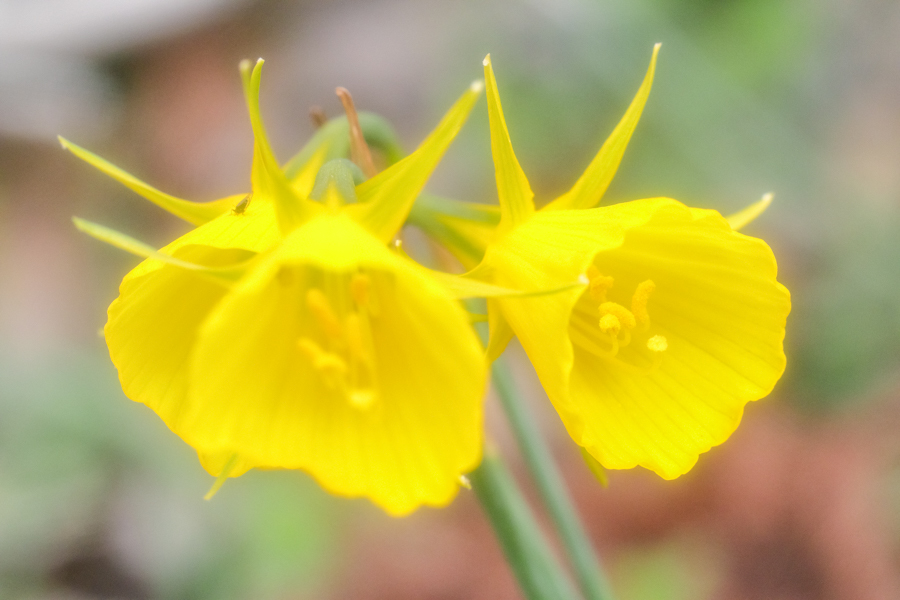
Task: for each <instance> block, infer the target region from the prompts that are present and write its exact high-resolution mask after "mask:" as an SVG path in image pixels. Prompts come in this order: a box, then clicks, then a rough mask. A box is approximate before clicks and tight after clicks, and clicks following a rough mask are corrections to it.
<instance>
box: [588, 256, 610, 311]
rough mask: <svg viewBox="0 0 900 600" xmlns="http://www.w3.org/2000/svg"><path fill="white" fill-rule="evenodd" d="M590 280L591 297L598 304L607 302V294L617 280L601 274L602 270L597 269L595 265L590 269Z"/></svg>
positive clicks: (589, 290)
mask: <svg viewBox="0 0 900 600" xmlns="http://www.w3.org/2000/svg"><path fill="white" fill-rule="evenodd" d="M585 275H587V277H588V280H589V281H590V283H588V293H589V294H590V295H591V298H593V299H594V300H595V301H596V302H606V292H607V291H609V290H610V288H612V286H613V283H614V282H615V280H614V279H613V278H612V277H608V276H606V275H603V274H602V273H600V270H599V269H597V267H595V266H594V265H591V266H590V267H588V270H587V273H585Z"/></svg>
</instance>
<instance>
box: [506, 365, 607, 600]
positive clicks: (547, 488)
mask: <svg viewBox="0 0 900 600" xmlns="http://www.w3.org/2000/svg"><path fill="white" fill-rule="evenodd" d="M493 373H494V375H493V381H494V386H495V388H496V389H497V395H498V396H499V397H500V403H501V404H502V406H503V410H504V412H505V413H506V416H507V418H508V419H509V422H510V425H511V427H512V431H513V435H514V436H515V438H516V441H517V443H518V445H519V449H520V450H521V452H522V457H523V458H524V460H525V464H526V465H527V466H528V470H529V471H530V472H531V476H532V478H533V479H534V482H535V484H536V486H537V489H538V493H539V494H540V496H541V498H542V500H543V502H544V505H545V506H546V508H547V512H548V513H549V514H550V518H551V520H552V521H553V524H554V526H555V527H556V530H557V532H558V533H559V537H560V540H561V541H562V544H563V547H565V549H566V553H567V554H568V556H569V560H571V561H572V566H573V567H574V569H575V574H576V576H577V578H578V582H579V585H580V586H581V589H582V591H583V592H584V595H585V598H587V600H612V598H613V595H612V591H611V589H610V586H609V583H608V582H607V580H606V577H605V576H604V574H603V571H602V570H601V568H600V563H599V561H598V560H597V555H596V554H595V552H594V549H593V547H592V546H591V542H590V540H588V538H587V536H586V535H585V533H584V527H583V525H582V524H581V521H580V519H579V518H578V514H577V513H576V512H575V507H574V506H573V504H572V499H571V497H570V496H569V493H568V491H567V490H566V487H565V484H564V483H563V480H562V476H561V475H560V473H559V470H558V469H557V467H556V464H555V463H554V461H553V458H552V456H551V454H550V449H549V448H548V447H547V444H546V443H545V442H544V439H543V438H542V437H541V436H540V435H539V434H538V429H537V425H536V424H535V422H534V419H533V418H532V417H531V415H529V414H528V411H527V410H526V407H525V406H524V403H523V402H522V400H521V398H520V397H519V394H518V392H517V390H516V387H515V384H514V383H513V379H512V376H511V374H510V373H509V370H508V369H507V368H506V366H505V365H504V364H502V363H501V362H500V361H499V360H498V361H495V362H494V368H493Z"/></svg>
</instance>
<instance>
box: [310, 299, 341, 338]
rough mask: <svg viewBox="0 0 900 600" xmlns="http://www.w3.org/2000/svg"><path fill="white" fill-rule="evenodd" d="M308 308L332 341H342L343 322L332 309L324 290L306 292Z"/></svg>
mask: <svg viewBox="0 0 900 600" xmlns="http://www.w3.org/2000/svg"><path fill="white" fill-rule="evenodd" d="M306 306H307V307H309V310H310V312H312V314H313V315H315V317H316V321H318V323H319V326H320V327H321V328H322V331H323V332H325V335H327V336H329V337H330V338H332V339H340V338H342V337H343V335H344V332H343V328H342V327H341V322H340V320H339V319H338V317H337V315H336V314H335V313H334V309H332V308H331V303H330V302H328V297H327V296H325V294H324V293H323V292H322V290H320V289H318V288H312V289H310V290H309V291H308V292H306Z"/></svg>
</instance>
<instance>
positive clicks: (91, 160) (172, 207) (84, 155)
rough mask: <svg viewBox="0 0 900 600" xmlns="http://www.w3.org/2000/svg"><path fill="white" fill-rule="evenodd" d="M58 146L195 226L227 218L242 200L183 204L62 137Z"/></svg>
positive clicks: (188, 202) (237, 198)
mask: <svg viewBox="0 0 900 600" xmlns="http://www.w3.org/2000/svg"><path fill="white" fill-rule="evenodd" d="M59 143H60V144H62V147H63V148H65V149H66V150H68V151H69V152H71V153H72V154H74V155H75V156H77V157H78V158H80V159H81V160H83V161H85V162H86V163H88V164H89V165H91V166H93V167H96V168H97V169H99V170H100V171H101V172H103V173H105V174H106V175H109V176H110V177H112V178H113V179H115V180H116V181H118V182H119V183H121V184H122V185H124V186H125V187H127V188H129V189H131V190H133V191H134V192H136V193H138V194H139V195H140V196H142V197H144V198H146V199H147V200H149V201H150V202H152V203H153V204H155V205H157V206H159V207H160V208H162V209H163V210H165V211H166V212H169V213H171V214H173V215H175V216H176V217H179V218H181V219H184V220H185V221H187V222H188V223H191V224H193V225H202V224H203V223H206V222H208V221H211V220H213V219H215V218H216V217H218V216H220V215H223V214H225V213H226V212H228V211H229V210H231V207H232V206H234V204H235V203H236V202H237V201H238V200H239V199H240V196H229V197H227V198H222V199H220V200H213V201H212V202H190V201H188V200H182V199H181V198H176V197H175V196H170V195H169V194H166V193H164V192H161V191H159V190H158V189H156V188H154V187H152V186H150V185H147V184H146V183H144V182H143V181H141V180H140V179H138V178H137V177H135V176H134V175H131V174H130V173H126V172H125V171H123V170H122V169H120V168H119V167H117V166H115V165H114V164H112V163H110V162H108V161H107V160H105V159H103V158H100V157H99V156H97V155H96V154H94V153H93V152H90V151H88V150H85V149H84V148H82V147H80V146H77V145H75V144H73V143H72V142H70V141H69V140H67V139H65V138H63V137H60V138H59Z"/></svg>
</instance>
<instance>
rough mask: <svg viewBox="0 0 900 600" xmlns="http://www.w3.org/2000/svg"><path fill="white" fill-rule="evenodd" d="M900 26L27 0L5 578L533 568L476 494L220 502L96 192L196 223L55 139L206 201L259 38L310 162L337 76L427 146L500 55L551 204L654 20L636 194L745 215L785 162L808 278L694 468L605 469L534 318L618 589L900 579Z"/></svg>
mask: <svg viewBox="0 0 900 600" xmlns="http://www.w3.org/2000/svg"><path fill="white" fill-rule="evenodd" d="M898 32H900V4H898V3H897V2H896V1H894V0H853V1H851V0H820V1H813V0H787V1H782V0H733V1H729V2H726V1H724V0H630V1H628V2H612V1H606V0H594V1H591V0H530V1H526V2H516V1H512V0H484V1H480V2H476V1H474V0H473V1H468V2H466V1H458V2H454V1H449V0H444V1H438V0H374V1H370V2H363V1H352V0H334V1H331V2H312V1H300V2H289V1H287V0H30V1H29V2H22V1H18V0H0V598H4V599H6V598H10V599H29V600H31V599H34V600H38V599H41V600H44V599H53V600H57V599H59V600H75V599H83V600H88V599H91V600H93V599H100V598H119V599H126V600H131V599H134V600H141V599H148V600H150V599H172V600H192V599H199V600H207V599H208V600H218V599H222V600H232V599H233V600H238V599H261V600H267V599H272V600H275V599H308V598H325V599H338V598H361V599H376V598H378V599H405V598H409V599H413V598H416V599H420V598H426V599H442V600H444V599H448V600H449V599H456V598H459V599H464V598H465V599H480V598H483V599H503V598H516V597H517V592H516V589H515V585H514V583H513V581H512V578H511V575H510V574H509V571H508V569H507V567H506V566H505V563H504V562H503V559H502V556H501V555H500V552H499V549H498V547H497V545H496V543H495V542H494V540H493V538H492V536H491V534H490V530H489V527H488V525H487V524H486V522H485V520H484V519H483V517H482V515H481V513H480V510H479V508H478V506H477V504H476V503H475V502H474V499H473V498H472V497H471V494H470V493H468V492H465V491H463V492H462V493H461V494H460V496H459V498H458V499H457V500H456V502H454V504H453V505H452V506H451V507H450V508H448V509H445V510H440V511H437V510H430V509H423V510H420V511H418V512H417V513H416V514H414V515H413V516H412V517H409V518H406V519H403V520H395V519H391V518H389V517H386V516H385V515H383V514H381V513H380V512H379V511H378V510H377V509H375V508H373V507H372V506H370V505H369V504H368V503H366V502H365V501H348V500H345V499H339V498H333V497H330V496H327V495H326V494H325V493H324V492H322V491H321V490H319V489H318V488H317V487H316V485H315V484H314V483H312V482H311V481H310V480H309V479H308V478H307V477H306V476H304V475H302V474H298V473H280V472H279V473H263V472H256V473H250V474H248V475H247V476H245V477H242V478H241V479H238V480H235V481H231V482H229V483H228V484H227V485H226V486H225V488H224V489H223V490H222V492H221V493H220V494H219V495H218V496H217V497H216V498H215V499H214V501H212V502H204V501H203V500H202V496H203V494H204V493H205V492H206V490H207V489H208V487H209V485H210V483H211V478H210V477H209V476H208V475H206V474H205V473H204V472H203V471H202V469H201V467H200V466H199V464H198V463H197V460H196V456H195V454H194V452H193V451H192V450H191V449H190V448H189V447H187V446H186V445H184V444H183V443H182V442H181V441H180V440H178V439H177V438H176V437H175V436H173V435H171V434H170V433H169V432H168V431H167V430H166V428H165V426H164V425H163V424H162V423H161V422H160V421H159V420H158V419H157V418H156V417H155V416H154V415H152V414H151V413H150V411H149V410H148V409H146V408H145V407H143V406H141V405H137V404H133V403H131V402H129V401H128V400H126V399H125V398H124V396H123V395H122V393H121V391H120V390H119V388H118V383H117V380H116V376H115V372H114V369H113V367H112V365H111V364H109V362H108V358H107V355H106V350H105V346H104V344H103V341H102V339H101V338H99V337H98V335H97V331H98V329H99V328H101V327H102V325H103V323H104V321H105V308H106V306H107V305H108V303H109V302H110V301H111V300H112V299H113V298H114V297H115V295H116V290H117V285H118V281H119V280H120V278H121V277H122V276H123V275H124V274H125V273H126V272H127V271H128V269H130V268H131V267H132V266H133V265H135V264H136V262H137V261H136V259H134V258H133V257H131V256H128V255H125V254H123V253H119V252H117V251H115V250H113V249H111V248H107V247H104V246H102V245H101V244H99V243H98V242H95V241H94V240H91V239H88V238H87V237H85V236H83V235H79V234H78V233H77V232H76V231H75V230H74V228H73V227H72V225H71V222H70V217H71V216H72V215H79V216H82V217H85V218H88V219H91V220H94V221H98V222H101V223H104V224H107V225H110V226H112V227H114V228H117V229H120V230H122V231H125V232H127V233H129V234H132V235H135V236H136V237H138V238H140V239H143V240H146V241H149V242H151V243H154V244H158V245H162V244H164V243H165V242H167V241H169V240H170V239H172V238H173V237H175V236H177V235H179V234H180V233H182V232H183V231H185V230H186V225H185V224H183V223H179V222H177V220H176V219H174V218H171V217H169V216H168V215H166V214H163V213H162V212H161V211H159V210H158V209H156V208H155V207H153V206H151V205H149V204H148V203H146V202H144V201H142V200H141V199H140V198H138V197H137V196H135V195H134V194H132V193H131V192H129V191H128V190H126V189H124V188H122V187H121V186H119V185H117V184H116V183H114V182H112V181H110V180H108V179H107V178H106V177H104V176H103V175H101V174H100V173H98V172H96V171H94V170H93V169H92V168H90V167H88V166H86V165H84V164H81V163H79V162H78V161H77V159H75V158H74V157H73V156H71V155H69V154H67V153H65V152H63V151H62V150H61V149H60V148H59V145H58V144H57V142H56V139H55V136H56V135H57V134H61V135H63V136H65V137H67V138H69V139H71V140H72V141H74V142H76V143H78V144H81V145H84V146H86V147H88V148H90V149H92V150H94V151H96V152H98V153H100V154H101V155H103V156H105V157H107V158H109V159H110V160H112V161H113V162H114V163H116V164H118V165H120V166H122V167H123V168H125V169H126V170H128V171H130V172H132V173H134V174H135V175H137V176H139V177H142V178H143V179H145V180H147V181H148V182H150V183H152V184H153V185H155V186H157V187H159V188H161V189H163V190H165V191H168V192H170V193H172V194H175V195H178V196H181V197H187V198H191V199H197V200H207V199H213V198H216V197H219V196H224V195H227V194H232V193H238V192H240V191H243V190H246V189H247V188H248V185H249V166H250V158H251V152H252V148H251V134H250V127H249V123H248V120H247V118H246V115H245V113H244V105H243V99H242V96H241V90H240V81H239V78H238V73H237V68H236V67H237V63H238V61H239V60H240V59H242V58H256V57H258V56H262V57H265V58H266V60H267V63H266V67H265V76H264V81H263V91H262V106H263V110H264V115H265V118H266V120H267V124H268V128H269V131H270V135H271V137H272V140H273V145H274V146H275V149H276V152H277V153H278V155H279V157H280V158H281V159H282V160H286V159H287V158H288V157H289V156H290V155H291V154H292V153H293V152H294V151H296V150H297V149H298V148H299V147H300V145H301V144H302V143H303V142H304V141H305V140H306V138H307V137H308V136H309V135H310V133H311V131H312V125H311V123H310V122H309V119H308V117H307V114H308V109H309V107H310V106H312V105H320V106H322V107H324V109H325V111H326V112H327V113H328V114H329V115H337V114H339V111H340V105H339V103H338V102H337V99H336V97H335V96H334V88H335V86H337V85H342V86H345V87H347V88H349V89H350V90H351V92H353V94H354V98H355V100H356V104H357V106H359V107H360V108H363V109H366V110H371V111H374V112H378V113H381V114H382V115H384V116H385V117H387V118H388V119H389V120H390V121H392V122H393V123H394V124H395V126H396V127H397V129H398V131H399V133H400V135H401V137H402V139H403V141H404V143H405V144H406V147H407V148H408V149H412V148H414V147H415V145H416V144H417V143H418V141H420V140H421V139H422V137H423V136H424V135H425V134H426V133H427V132H428V131H429V130H430V128H431V127H432V126H433V125H434V124H435V123H436V122H437V119H438V118H439V117H440V116H441V115H442V114H443V111H444V110H446V108H447V107H449V105H450V103H451V102H452V101H453V99H455V97H456V96H457V95H458V94H459V93H460V92H461V91H462V90H464V89H465V86H467V85H468V84H469V82H470V81H472V80H474V79H477V78H479V77H480V76H481V60H482V58H483V57H484V55H485V54H487V53H488V52H490V53H491V54H492V57H493V62H494V65H495V69H496V71H497V75H498V79H499V81H500V87H501V91H502V94H503V98H504V106H505V109H506V115H507V120H508V123H509V127H510V131H511V135H512V137H513V141H514V144H515V146H516V149H517V152H518V154H519V157H520V160H521V162H522V164H523V167H524V169H525V171H526V172H527V173H528V174H529V177H530V179H531V181H532V186H533V187H534V189H535V192H536V194H537V198H538V200H539V201H540V200H541V199H544V200H547V199H550V198H552V197H554V195H555V194H557V193H560V192H562V191H564V190H565V189H567V187H568V186H569V185H571V183H572V182H573V181H574V180H575V178H576V177H577V175H578V174H579V173H580V172H581V170H582V169H583V168H584V166H585V165H586V164H587V162H588V161H589V159H590V158H591V157H592V156H593V154H594V152H596V150H597V149H598V148H599V145H600V143H601V142H602V140H603V139H604V138H605V136H606V135H607V134H608V133H609V132H610V131H611V129H612V127H613V126H614V124H615V122H616V121H617V119H618V118H619V116H620V115H621V113H622V112H623V111H624V109H625V107H626V106H627V104H628V102H629V101H630V98H631V96H632V95H633V93H634V92H635V90H636V89H637V86H638V84H639V82H640V80H641V78H642V77H643V74H644V70H645V69H646V65H647V62H648V60H649V56H650V50H651V47H652V44H653V43H654V42H657V41H661V42H663V49H662V53H661V56H660V62H659V66H658V70H657V78H656V83H655V85H654V89H653V93H652V95H651V98H650V101H649V103H648V105H647V108H646V110H645V113H644V117H643V120H642V122H641V125H640V127H639V128H638V131H637V133H636V135H635V137H634V140H633V142H632V145H631V147H630V149H629V151H628V153H627V154H626V156H625V161H624V163H623V165H622V167H621V169H620V171H619V175H618V177H617V178H616V181H615V182H614V184H613V186H612V188H611V189H610V191H609V193H608V198H609V201H612V202H615V201H621V200H626V199H631V198H637V197H646V196H657V195H666V196H671V197H674V198H677V199H679V200H682V201H684V202H686V203H688V204H692V205H695V206H702V207H709V208H717V209H719V210H721V211H722V212H725V213H728V212H732V211H735V210H737V209H738V208H740V207H742V206H744V205H746V204H748V203H750V202H752V201H754V200H756V199H757V198H759V197H760V196H761V195H762V194H763V193H765V192H768V191H773V192H775V194H776V201H775V204H774V205H773V207H772V208H771V209H770V210H769V211H768V212H767V213H766V214H765V215H764V216H763V217H762V218H761V219H759V221H757V222H756V223H754V224H753V225H751V226H750V227H748V230H747V232H748V233H750V234H752V235H759V236H761V237H763V238H765V239H766V240H767V241H768V242H769V243H770V244H771V245H772V247H773V248H774V250H775V252H776V255H777V256H778V258H779V264H780V266H781V275H780V278H781V280H782V281H783V282H784V283H785V284H786V285H787V286H788V287H789V289H791V291H792V293H793V298H794V305H795V306H794V310H793V313H792V315H791V317H790V319H789V322H788V334H787V349H788V372H787V373H786V375H785V378H784V379H783V380H782V382H781V383H779V385H778V387H777V388H776V391H775V393H774V394H773V395H772V396H771V397H770V398H768V399H765V400H763V401H761V402H759V403H756V404H754V405H751V406H749V407H748V409H747V414H746V417H745V420H744V423H743V424H742V425H741V427H740V429H739V430H738V432H737V433H736V434H735V435H734V436H733V438H732V439H731V440H730V441H729V442H728V443H726V444H725V445H724V446H722V447H721V448H717V449H714V450H713V451H711V452H710V453H709V454H708V455H705V456H703V457H701V460H700V463H699V465H698V467H697V468H696V469H695V470H694V471H692V472H691V473H690V474H688V475H687V476H685V477H683V478H681V479H680V480H678V481H675V482H664V481H662V480H660V479H658V478H657V477H656V476H654V475H652V474H650V473H647V472H642V471H637V470H636V471H631V472H614V473H611V475H610V486H609V488H607V489H604V488H602V487H601V486H600V485H599V484H598V483H597V482H595V481H594V480H593V479H592V478H591V476H590V474H589V473H588V471H587V470H586V469H585V468H584V466H583V465H582V464H581V462H580V458H579V457H578V454H577V452H575V451H574V449H573V448H572V447H571V443H570V442H569V441H568V438H566V436H565V434H564V433H563V431H562V428H561V427H560V424H559V422H558V418H557V417H556V415H555V414H554V413H553V412H552V411H551V410H550V409H549V408H548V405H547V403H546V401H545V399H544V398H543V392H542V391H540V388H539V386H538V385H537V381H536V378H535V376H534V374H533V372H531V370H530V367H529V366H527V363H525V362H524V361H522V357H521V353H520V352H519V351H518V350H517V349H516V348H512V349H511V350H510V353H511V354H512V355H513V358H514V359H515V360H517V361H518V363H517V365H518V366H519V368H518V371H519V376H520V379H521V381H522V385H523V386H524V387H527V388H528V389H529V390H530V391H531V393H530V397H531V400H533V403H534V409H535V411H537V413H538V414H539V416H540V417H541V421H542V423H543V424H544V426H545V429H546V432H547V435H548V436H551V438H552V439H553V440H554V442H555V448H556V450H557V453H558V457H559V460H560V461H561V462H562V464H563V465H564V470H565V473H566V475H567V477H568V480H569V482H570V484H571V486H572V488H573V491H574V493H575V495H576V499H577V503H578V505H579V507H580V508H581V510H582V513H583V514H584V515H585V520H586V522H587V524H588V527H589V529H590V532H591V534H592V535H593V536H594V539H595V540H596V544H597V546H598V548H599V549H600V551H601V553H602V555H603V558H604V561H605V563H606V566H607V568H608V570H609V571H610V573H611V576H612V579H613V581H614V584H615V586H616V588H617V589H618V591H619V596H620V598H621V599H622V600H650V599H672V600H681V599H684V600H688V599H691V600H693V599H704V598H709V599H724V600H751V599H754V600H755V599H759V600H762V599H767V600H773V599H774V600H781V599H784V600H787V599H791V600H794V599H797V600H799V599H826V600H827V599H835V600H837V599H846V600H856V599H876V600H877V599H889V598H898V597H900V554H898V550H900V519H898V517H897V515H898V508H900V468H898V467H900V464H898V456H900V442H898V440H900V436H898V434H897V431H898V426H900V378H898V372H897V365H898V362H900V301H898V297H900V274H898V271H900V269H898V266H900V45H898V43H897V37H898V36H897V34H898ZM486 124H487V118H486V111H485V110H484V105H483V104H481V105H480V106H479V107H477V108H476V110H475V114H474V115H473V117H472V118H471V120H470V122H469V124H468V125H467V126H466V128H464V130H463V133H462V134H461V135H460V137H459V139H458V140H457V142H456V143H455V144H454V146H453V147H452V148H451V151H450V153H449V154H448V156H447V158H446V160H445V161H444V163H443V164H442V165H441V167H440V168H439V170H438V172H437V173H436V174H435V176H434V177H433V178H432V181H431V183H430V184H429V186H430V189H431V190H433V191H435V192H439V193H442V194H446V195H450V196H454V197H458V198H462V199H471V200H482V201H491V198H492V197H493V195H494V193H495V192H494V188H493V180H492V177H493V174H492V167H491V163H490V152H489V147H488V137H487V131H486ZM491 410H493V409H491ZM494 416H496V415H494ZM492 421H493V422H494V423H493V425H492V427H493V428H494V431H493V436H494V437H495V438H497V439H498V440H499V441H500V442H501V444H505V447H507V449H508V451H507V454H508V456H509V458H510V461H511V462H512V463H513V466H514V467H516V466H517V465H518V462H517V458H516V456H515V452H514V449H513V448H512V447H511V445H510V444H509V443H508V439H507V436H506V435H505V434H504V430H503V428H502V423H499V422H498V421H499V420H498V419H493V418H492Z"/></svg>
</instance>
